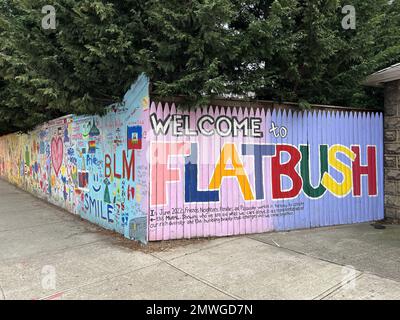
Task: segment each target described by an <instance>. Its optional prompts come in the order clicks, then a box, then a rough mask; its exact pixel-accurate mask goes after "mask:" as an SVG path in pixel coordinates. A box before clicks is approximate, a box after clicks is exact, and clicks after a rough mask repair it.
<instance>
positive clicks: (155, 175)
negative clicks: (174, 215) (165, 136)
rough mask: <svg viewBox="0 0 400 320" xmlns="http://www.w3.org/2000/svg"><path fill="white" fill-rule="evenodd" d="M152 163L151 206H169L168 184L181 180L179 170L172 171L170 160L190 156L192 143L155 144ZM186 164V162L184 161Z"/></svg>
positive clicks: (151, 155)
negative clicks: (173, 157)
mask: <svg viewBox="0 0 400 320" xmlns="http://www.w3.org/2000/svg"><path fill="white" fill-rule="evenodd" d="M150 152H151V154H150V162H151V179H150V183H151V186H150V191H151V196H150V198H151V205H152V206H157V205H166V204H167V192H166V189H167V182H176V181H179V180H180V171H179V169H177V168H176V169H170V168H169V160H170V157H172V156H182V157H185V156H188V155H190V143H186V142H169V143H163V142H153V143H152V144H151V150H150ZM182 163H184V160H182Z"/></svg>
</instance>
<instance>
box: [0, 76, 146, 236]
mask: <svg viewBox="0 0 400 320" xmlns="http://www.w3.org/2000/svg"><path fill="white" fill-rule="evenodd" d="M148 108H149V92H148V79H147V78H146V77H145V76H141V77H140V78H139V79H138V81H137V82H136V83H135V84H134V85H133V86H132V87H131V89H130V90H129V91H128V92H127V94H126V95H125V97H124V100H123V103H122V104H120V105H114V106H110V107H109V110H108V112H107V114H106V115H105V116H103V117H100V116H67V117H64V118H60V119H56V120H54V121H51V122H49V123H46V124H44V125H42V126H39V127H38V128H37V129H36V130H34V131H33V132H31V133H29V134H11V135H8V136H4V137H1V138H0V174H1V176H2V177H4V178H6V179H7V180H9V181H10V182H12V183H14V184H16V185H17V186H19V187H21V188H24V189H26V190H28V191H30V192H32V193H34V194H36V195H37V196H39V197H42V198H44V199H46V200H48V201H49V202H51V203H53V204H55V205H58V206H60V207H62V208H65V209H67V210H68V211H71V212H73V213H75V214H78V215H80V216H81V217H82V218H84V219H87V220H89V221H91V222H93V223H96V224H98V225H100V226H102V227H104V228H107V229H111V230H115V231H117V232H119V233H122V234H124V235H125V236H126V237H128V238H132V239H137V240H140V241H142V242H145V241H146V236H147V234H146V233H147V231H146V220H147V210H146V209H145V208H146V207H147V192H148V191H147V184H146V180H147V175H148V173H147V172H148V168H147V165H146V161H147V160H146V149H145V147H146V145H145V144H142V139H143V137H144V132H143V125H144V121H143V119H144V116H143V113H144V112H146V110H148Z"/></svg>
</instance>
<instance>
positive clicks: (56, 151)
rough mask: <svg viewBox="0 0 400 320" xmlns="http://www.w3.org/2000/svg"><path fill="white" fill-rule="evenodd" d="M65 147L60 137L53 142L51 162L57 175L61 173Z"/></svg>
mask: <svg viewBox="0 0 400 320" xmlns="http://www.w3.org/2000/svg"><path fill="white" fill-rule="evenodd" d="M63 152H64V146H63V142H62V140H61V138H60V137H57V138H55V137H54V138H53V139H52V140H51V162H52V164H53V168H54V172H55V173H56V175H58V173H59V172H60V168H61V165H62V162H63Z"/></svg>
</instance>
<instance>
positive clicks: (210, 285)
mask: <svg viewBox="0 0 400 320" xmlns="http://www.w3.org/2000/svg"><path fill="white" fill-rule="evenodd" d="M199 251H200V250H199ZM197 252H198V251H197ZM151 255H152V256H153V257H155V258H157V259H159V260H160V261H162V262H163V263H166V264H168V265H169V266H170V267H172V268H174V269H176V270H178V271H180V272H182V273H184V274H186V275H187V276H189V277H191V278H193V279H195V280H197V281H200V282H201V283H203V284H205V285H206V286H209V287H211V288H213V289H214V290H217V291H219V292H221V293H222V294H224V295H227V296H229V297H231V298H232V299H234V300H243V298H242V297H239V296H236V295H234V294H232V293H229V292H227V291H225V290H223V289H221V288H219V287H217V286H216V285H214V284H213V283H211V282H209V281H207V280H205V279H203V278H200V277H197V276H195V275H194V274H191V273H189V272H187V271H185V270H183V269H181V268H179V267H177V266H175V265H173V264H172V263H170V262H169V261H168V260H164V259H162V258H160V257H157V256H156V255H154V254H152V253H151ZM171 260H173V259H171Z"/></svg>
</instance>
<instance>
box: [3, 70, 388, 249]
mask: <svg viewBox="0 0 400 320" xmlns="http://www.w3.org/2000/svg"><path fill="white" fill-rule="evenodd" d="M148 84H149V82H148V79H147V78H146V77H145V76H141V77H140V78H139V79H138V81H137V82H136V83H135V84H134V85H133V86H132V87H131V89H130V90H129V91H128V92H127V94H126V95H125V98H124V102H123V103H122V104H121V105H119V106H111V107H110V108H109V111H108V113H107V114H106V115H105V116H103V117H99V116H67V117H64V118H61V119H56V120H54V121H51V122H49V123H46V124H43V125H42V126H39V127H38V128H37V129H36V130H34V131H32V132H31V133H30V134H25V135H21V134H12V135H8V136H4V137H1V138H0V175H1V176H2V177H3V178H4V179H7V180H9V181H10V182H12V183H14V184H16V185H18V186H19V187H21V188H24V189H25V190H28V191H30V192H32V193H34V194H35V195H37V196H39V197H41V198H44V199H46V200H48V201H49V202H52V203H54V204H56V205H58V206H60V207H63V208H65V209H67V210H69V211H71V212H73V213H75V214H78V215H80V216H81V217H82V218H84V219H87V220H89V221H91V222H93V223H96V224H98V225H100V226H102V227H105V228H108V229H112V230H115V231H117V232H119V233H121V234H123V235H125V237H127V238H130V239H137V240H140V241H142V242H146V241H155V240H166V239H179V238H193V237H208V236H227V235H237V234H248V233H257V232H266V231H280V230H293V229H299V228H313V227H320V226H329V225H338V224H349V223H357V222H363V221H373V220H379V219H382V218H383V215H384V208H383V197H384V193H383V126H382V123H383V119H382V114H381V113H366V112H336V111H335V112H329V111H298V110H289V111H288V110H280V109H273V110H271V109H263V108H242V107H241V108H232V107H219V106H207V107H199V108H192V109H190V110H188V109H185V110H184V109H182V108H180V107H179V106H176V105H175V104H173V103H160V102H157V101H152V100H151V97H149V92H148ZM27 214H28V213H27Z"/></svg>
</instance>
